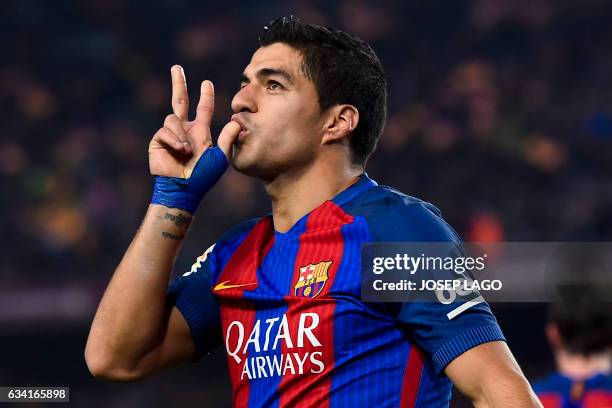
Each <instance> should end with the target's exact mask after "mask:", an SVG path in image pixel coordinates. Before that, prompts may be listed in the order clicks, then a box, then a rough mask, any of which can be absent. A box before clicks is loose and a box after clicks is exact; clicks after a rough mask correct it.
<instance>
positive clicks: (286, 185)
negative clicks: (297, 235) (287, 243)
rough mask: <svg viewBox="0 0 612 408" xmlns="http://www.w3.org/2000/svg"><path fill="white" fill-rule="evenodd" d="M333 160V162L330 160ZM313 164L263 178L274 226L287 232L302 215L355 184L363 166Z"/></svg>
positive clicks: (277, 229)
mask: <svg viewBox="0 0 612 408" xmlns="http://www.w3.org/2000/svg"><path fill="white" fill-rule="evenodd" d="M330 162H331V161H330ZM320 164H321V163H319V165H313V166H310V167H306V168H302V169H298V170H295V171H292V172H285V173H283V174H280V175H278V176H276V177H275V178H274V179H272V180H267V181H264V183H265V188H266V192H267V193H268V196H269V197H270V200H271V201H272V217H273V220H274V229H275V230H276V231H279V232H287V231H288V230H289V229H290V228H291V227H292V226H293V225H294V224H295V223H296V222H297V221H298V220H299V219H300V218H302V217H303V216H304V215H306V214H307V213H309V212H310V211H312V210H314V209H315V208H317V207H318V206H320V205H321V204H323V203H324V202H325V201H326V200H330V199H332V198H333V197H334V196H336V195H337V194H338V193H340V192H341V191H343V190H345V189H346V188H347V187H349V186H350V185H352V184H353V183H355V182H356V181H357V180H358V178H359V176H360V175H361V174H363V170H362V169H355V168H350V167H348V166H342V167H340V168H339V167H338V166H337V165H334V163H333V162H332V164H331V165H327V166H326V165H320Z"/></svg>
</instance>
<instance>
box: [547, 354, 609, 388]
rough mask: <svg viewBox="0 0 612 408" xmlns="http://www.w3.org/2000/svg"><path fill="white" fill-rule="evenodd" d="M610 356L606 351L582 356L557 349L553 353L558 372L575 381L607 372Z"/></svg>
mask: <svg viewBox="0 0 612 408" xmlns="http://www.w3.org/2000/svg"><path fill="white" fill-rule="evenodd" d="M610 357H611V356H610V353H608V352H604V353H599V354H593V355H590V356H584V355H581V354H573V353H569V352H567V351H566V350H559V351H558V352H557V353H556V354H555V359H556V360H557V367H558V368H559V372H560V373H561V374H562V375H564V376H566V377H568V378H571V379H572V380H576V381H584V380H587V379H589V378H591V377H593V376H595V375H597V374H609V373H610V371H611V370H610V360H611V359H610Z"/></svg>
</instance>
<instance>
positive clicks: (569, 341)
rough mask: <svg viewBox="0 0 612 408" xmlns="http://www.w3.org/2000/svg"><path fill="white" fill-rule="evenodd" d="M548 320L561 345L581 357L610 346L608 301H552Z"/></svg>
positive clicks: (611, 319) (611, 321)
mask: <svg viewBox="0 0 612 408" xmlns="http://www.w3.org/2000/svg"><path fill="white" fill-rule="evenodd" d="M548 321H549V322H550V323H553V324H554V325H555V326H557V330H558V331H559V335H560V336H561V343H562V346H563V347H564V348H565V349H566V350H567V351H569V352H571V353H576V354H582V355H585V356H588V355H592V354H597V353H601V352H604V351H606V350H610V347H612V303H602V302H585V303H580V302H579V303H565V302H559V303H554V304H552V305H551V306H550V309H549V316H548Z"/></svg>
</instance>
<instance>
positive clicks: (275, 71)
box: [240, 68, 294, 85]
mask: <svg viewBox="0 0 612 408" xmlns="http://www.w3.org/2000/svg"><path fill="white" fill-rule="evenodd" d="M256 76H258V77H259V78H260V79H265V78H268V77H271V76H280V77H282V78H283V79H285V80H286V81H287V82H289V83H290V84H291V85H294V82H293V78H292V77H291V74H289V73H288V72H287V71H285V70H284V69H280V68H262V69H260V70H259V71H257V74H256ZM240 83H241V84H248V83H251V80H250V79H249V77H248V76H247V75H246V74H245V73H243V74H242V78H241V79H240Z"/></svg>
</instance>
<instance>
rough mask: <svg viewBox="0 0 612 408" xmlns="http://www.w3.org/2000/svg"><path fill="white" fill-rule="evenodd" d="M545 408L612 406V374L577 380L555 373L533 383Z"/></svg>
mask: <svg viewBox="0 0 612 408" xmlns="http://www.w3.org/2000/svg"><path fill="white" fill-rule="evenodd" d="M533 390H534V391H535V393H536V394H537V396H538V398H539V399H540V402H542V405H543V406H544V408H606V407H608V408H612V376H611V375H605V374H597V375H594V376H593V377H591V378H589V379H586V380H584V381H575V380H572V379H571V378H568V377H566V376H564V375H562V374H560V373H554V374H551V375H549V376H548V377H546V378H543V379H541V380H539V381H537V382H536V383H535V384H534V385H533Z"/></svg>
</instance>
